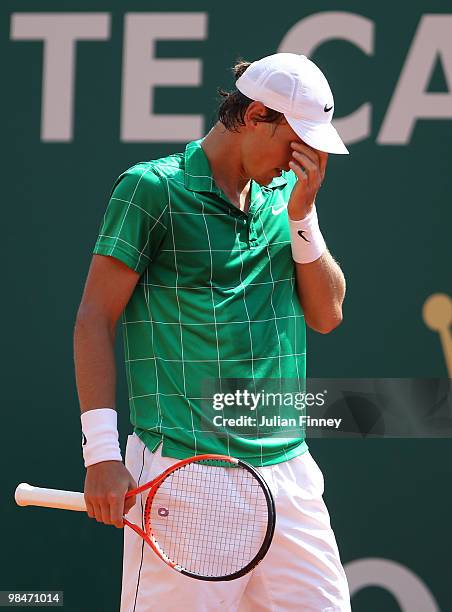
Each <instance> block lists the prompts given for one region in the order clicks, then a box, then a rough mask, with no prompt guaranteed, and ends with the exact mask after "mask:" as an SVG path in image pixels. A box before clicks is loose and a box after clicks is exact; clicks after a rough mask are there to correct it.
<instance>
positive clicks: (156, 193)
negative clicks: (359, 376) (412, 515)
mask: <svg viewBox="0 0 452 612" xmlns="http://www.w3.org/2000/svg"><path fill="white" fill-rule="evenodd" d="M234 70H235V76H236V83H235V85H236V87H235V89H234V91H232V92H230V93H226V92H222V95H223V96H224V99H223V101H222V104H221V106H220V108H219V117H218V122H217V123H216V124H215V125H214V127H213V128H212V129H211V131H210V132H209V133H208V134H207V135H206V136H205V138H203V139H201V140H199V141H195V142H190V143H189V144H188V145H187V146H186V148H185V151H184V152H183V153H177V154H174V155H170V156H168V157H165V158H162V159H157V160H152V161H146V162H141V163H138V164H136V165H134V166H133V167H131V168H130V169H129V170H127V171H126V172H124V173H123V174H122V175H121V176H120V177H119V178H118V179H117V181H116V183H115V184H114V187H113V190H112V194H111V197H110V201H109V203H108V207H107V210H106V213H105V215H104V219H103V222H102V225H101V228H100V232H99V236H98V239H97V242H96V244H95V247H94V256H93V259H92V262H91V266H90V270H89V273H88V278H87V281H86V286H85V290H84V294H83V298H82V302H81V305H80V308H79V311H78V314H77V320H76V326H75V338H74V340H75V366H76V379H77V388H78V393H79V399H80V405H81V411H82V415H81V420H82V431H83V436H82V440H83V455H84V461H85V466H86V468H87V471H86V481H85V499H86V504H87V508H88V514H89V516H90V517H91V518H95V519H96V520H97V521H98V522H102V523H106V524H109V525H115V526H116V527H121V526H122V516H123V514H124V513H129V517H128V518H130V520H132V521H133V522H135V523H138V524H140V523H141V517H142V510H143V508H142V500H141V499H137V500H135V499H131V500H128V501H127V502H126V503H124V496H125V493H126V492H127V491H128V490H130V489H132V488H134V487H135V486H136V485H139V484H143V483H145V482H147V481H149V480H151V479H152V478H153V477H154V476H156V475H157V474H158V473H160V472H162V471H163V470H164V469H165V468H167V467H168V466H170V465H171V464H172V463H174V462H175V461H176V460H178V459H181V458H185V457H190V456H192V455H195V454H199V453H222V454H227V455H231V456H236V457H239V458H241V459H244V460H246V461H248V462H250V463H251V464H253V465H255V466H258V467H259V470H260V472H261V473H262V474H263V476H264V477H265V479H266V481H267V482H268V484H269V486H270V488H271V490H272V492H273V495H274V498H275V503H276V513H277V524H276V530H275V536H274V539H273V542H272V545H271V547H270V550H269V552H268V554H267V556H266V557H265V558H264V560H263V561H262V562H261V563H260V565H258V566H257V568H256V569H255V570H253V571H252V572H251V573H249V574H247V575H246V576H244V577H242V578H240V579H238V580H235V581H232V582H217V583H212V582H204V581H200V580H194V579H192V578H187V577H185V576H182V575H180V574H178V573H177V572H174V571H173V570H171V569H169V568H168V567H167V566H166V564H164V563H163V562H162V561H161V560H160V559H158V557H157V556H156V555H155V554H154V553H153V552H152V550H151V549H150V548H149V547H147V546H146V545H145V544H144V542H143V540H142V539H141V538H139V537H138V536H137V535H136V534H135V533H134V532H132V531H131V530H126V532H125V534H124V537H125V542H124V566H123V584H122V597H121V610H122V612H135V611H136V612H147V611H151V610H159V611H160V612H162V611H164V610H182V609H183V610H187V611H189V612H202V611H206V612H211V611H214V610H228V611H235V610H246V609H251V610H259V611H260V612H262V611H270V610H272V611H286V610H287V611H289V610H299V611H303V612H308V611H309V612H310V611H312V612H320V611H322V612H326V611H329V612H332V611H335V612H336V611H341V612H345V611H349V610H350V600H349V592H348V586H347V581H346V577H345V573H344V570H343V567H342V564H341V561H340V556H339V553H338V548H337V545H336V540H335V537H334V534H333V531H332V529H331V526H330V519H329V515H328V511H327V509H326V507H325V504H324V502H323V499H322V495H323V476H322V473H321V471H320V469H319V467H318V466H317V464H316V463H315V461H314V459H313V458H312V456H311V455H310V453H309V451H308V447H307V445H306V442H305V440H304V437H303V435H300V436H298V437H287V438H283V437H281V436H279V437H272V436H266V437H259V435H258V433H256V435H255V436H249V435H240V433H239V432H237V431H235V430H234V429H233V428H232V427H231V428H229V429H228V428H227V427H226V428H225V429H224V430H222V431H221V435H213V434H212V431H213V429H212V428H211V427H209V426H206V423H207V424H209V418H210V417H209V415H208V414H206V411H205V409H203V406H202V402H201V399H202V385H201V383H202V381H203V380H205V379H209V378H215V379H237V378H242V379H243V378H247V379H254V380H259V379H262V378H271V379H275V378H276V379H278V378H283V377H284V378H291V379H292V378H293V379H297V378H298V379H299V380H304V378H305V376H306V341H305V324H307V325H308V326H309V327H311V328H312V329H314V330H316V331H318V332H320V333H328V332H330V331H331V330H333V329H334V328H335V327H337V326H338V325H339V324H340V322H341V320H342V302H343V299H344V294H345V281H344V276H343V274H342V272H341V270H340V268H339V266H338V264H337V263H336V262H335V261H334V259H333V257H332V256H331V255H330V253H329V251H328V250H327V247H326V244H325V240H324V238H323V237H322V233H321V230H320V228H319V223H318V218H317V213H316V207H315V199H316V196H317V193H318V191H319V189H320V186H321V184H322V182H323V181H324V178H325V171H326V166H327V159H328V154H329V153H347V149H346V147H345V146H344V144H343V142H342V141H341V139H340V137H339V135H338V134H337V132H336V130H335V129H334V127H333V126H332V124H331V119H332V116H333V110H334V101H333V95H332V93H331V90H330V87H329V85H328V82H327V80H326V78H325V77H324V75H323V73H322V72H321V71H320V69H319V68H318V67H317V66H316V65H315V64H314V63H313V62H312V61H310V60H309V59H307V58H306V57H305V56H302V55H301V56H300V55H294V54H289V53H279V54H275V55H271V56H269V57H264V58H263V59H261V60H259V61H256V62H253V63H251V64H249V63H247V62H241V63H239V64H238V65H237V66H236V67H235V69H234ZM120 317H121V318H122V324H123V325H122V329H123V334H124V336H123V337H124V349H125V365H126V375H127V383H128V391H129V402H130V417H131V422H132V425H133V428H134V432H133V434H132V435H131V436H129V438H128V442H127V449H126V455H125V465H124V463H123V460H122V455H121V450H120V447H119V444H118V431H117V418H116V414H117V413H116V406H115V378H116V372H115V358H114V343H115V332H116V327H117V322H118V320H119V318H120ZM135 501H136V503H135Z"/></svg>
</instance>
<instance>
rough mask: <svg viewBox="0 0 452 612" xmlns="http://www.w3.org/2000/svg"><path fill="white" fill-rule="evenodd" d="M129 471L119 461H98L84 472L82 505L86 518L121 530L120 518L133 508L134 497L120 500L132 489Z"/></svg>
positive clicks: (133, 482) (132, 483)
mask: <svg viewBox="0 0 452 612" xmlns="http://www.w3.org/2000/svg"><path fill="white" fill-rule="evenodd" d="M136 486H137V485H136V483H135V481H134V479H133V478H132V476H131V475H130V473H129V471H128V470H127V469H126V467H125V466H124V464H123V463H121V462H120V461H102V462H101V463H95V464H94V465H91V466H89V467H88V468H87V469H86V478H85V502H86V509H87V513H88V516H89V517H90V518H95V519H96V521H97V522H99V523H105V524H106V525H114V526H115V527H118V528H121V527H123V521H122V517H123V515H124V514H127V513H128V512H129V510H130V509H131V508H132V507H133V506H134V505H135V501H136V497H135V496H133V497H130V498H128V499H126V500H124V498H125V495H126V493H127V491H130V490H131V489H135V488H136Z"/></svg>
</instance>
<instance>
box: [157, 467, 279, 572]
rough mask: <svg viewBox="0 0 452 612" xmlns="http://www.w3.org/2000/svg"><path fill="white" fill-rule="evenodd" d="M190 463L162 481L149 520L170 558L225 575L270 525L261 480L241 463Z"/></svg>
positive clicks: (251, 552) (250, 553)
mask: <svg viewBox="0 0 452 612" xmlns="http://www.w3.org/2000/svg"><path fill="white" fill-rule="evenodd" d="M227 465H228V467H217V465H212V466H211V465H205V464H203V463H200V462H194V463H189V464H187V465H185V466H183V467H181V468H179V469H178V470H176V471H174V472H172V473H171V474H169V475H168V476H167V478H166V479H165V480H164V481H163V482H162V484H161V485H160V487H159V488H158V490H157V492H156V493H155V495H154V497H153V498H152V503H151V506H150V508H148V512H147V513H146V520H149V521H150V530H151V533H152V536H153V537H154V539H155V541H156V542H157V544H158V546H159V548H160V549H161V551H162V552H163V554H164V555H166V556H167V557H168V558H169V559H171V560H172V561H173V562H175V563H177V564H178V565H181V566H182V567H183V568H184V569H186V570H188V571H190V572H193V573H196V574H199V575H204V576H226V575H229V574H233V573H235V572H237V571H239V570H240V569H242V568H243V567H245V566H246V565H247V564H248V563H250V562H251V561H252V560H253V559H254V558H255V556H256V555H257V553H258V552H259V550H260V548H261V546H262V543H263V540H264V538H265V534H266V531H267V525H268V506H267V499H266V496H265V494H264V491H263V489H262V487H261V485H260V483H259V482H258V481H257V480H256V479H255V478H254V476H253V475H252V474H251V473H250V472H248V471H247V470H246V469H244V468H241V467H240V466H234V467H229V466H230V465H231V464H229V463H228V464H227Z"/></svg>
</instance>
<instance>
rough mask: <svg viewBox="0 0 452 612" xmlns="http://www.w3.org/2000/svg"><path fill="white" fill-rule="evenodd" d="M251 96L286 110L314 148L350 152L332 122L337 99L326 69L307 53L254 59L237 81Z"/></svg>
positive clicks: (297, 131)
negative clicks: (335, 99)
mask: <svg viewBox="0 0 452 612" xmlns="http://www.w3.org/2000/svg"><path fill="white" fill-rule="evenodd" d="M235 85H236V87H237V89H238V90H239V91H241V92H242V94H244V95H245V96H246V97H247V98H250V99H251V100H255V101H258V102H262V104H264V105H265V106H267V107H268V108H271V109H273V110H275V111H278V112H280V113H283V114H284V116H285V118H286V119H287V123H288V124H289V125H290V127H291V128H292V129H293V130H294V132H295V133H296V134H297V135H298V136H299V137H300V138H301V139H302V140H303V141H304V142H306V144H308V145H310V146H311V147H313V148H314V149H318V150H319V151H326V152H327V153H348V150H347V148H346V147H345V145H344V143H343V142H342V140H341V138H340V136H339V134H338V133H337V131H336V129H335V128H334V127H333V126H332V125H331V119H332V118H333V109H334V98H333V94H332V92H331V89H330V86H329V84H328V81H327V80H326V78H325V75H324V74H323V72H322V71H321V70H320V68H318V67H317V66H316V65H315V64H314V62H312V61H311V60H310V59H308V58H307V57H306V56H305V55H296V54H295V53H275V54H274V55H269V56H267V57H263V58H262V59H260V60H258V61H256V62H252V64H250V65H249V66H248V68H247V69H246V70H245V72H244V73H243V74H242V76H241V77H239V78H238V79H237V81H236V83H235Z"/></svg>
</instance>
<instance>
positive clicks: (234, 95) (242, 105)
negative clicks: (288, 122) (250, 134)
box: [218, 60, 284, 132]
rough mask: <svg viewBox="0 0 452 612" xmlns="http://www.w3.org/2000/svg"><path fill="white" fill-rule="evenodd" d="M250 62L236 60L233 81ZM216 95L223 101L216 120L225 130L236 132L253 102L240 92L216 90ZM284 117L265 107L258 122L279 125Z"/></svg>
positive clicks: (236, 90)
mask: <svg viewBox="0 0 452 612" xmlns="http://www.w3.org/2000/svg"><path fill="white" fill-rule="evenodd" d="M250 64H251V62H245V61H244V60H238V61H237V63H236V64H235V66H233V68H232V72H233V74H234V77H235V80H236V81H237V79H238V78H239V77H241V76H242V74H243V73H244V72H245V70H246V69H247V68H248V66H249V65H250ZM218 93H219V94H220V96H221V97H222V98H223V101H222V103H221V105H220V108H219V109H218V120H219V121H221V123H222V124H223V125H224V127H225V128H226V129H227V130H230V131H231V132H238V131H239V129H240V126H244V125H245V121H244V116H245V112H246V109H247V108H248V106H249V105H250V104H251V102H253V100H251V99H250V98H247V96H245V95H244V94H242V92H241V91H239V90H238V89H235V90H234V91H231V92H228V91H225V90H224V89H222V88H221V87H219V88H218ZM283 117H284V115H283V114H282V113H279V112H278V111H275V110H273V109H271V108H267V107H265V115H262V116H261V118H260V119H257V120H258V121H262V122H266V123H277V124H278V123H280V121H282V119H283Z"/></svg>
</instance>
